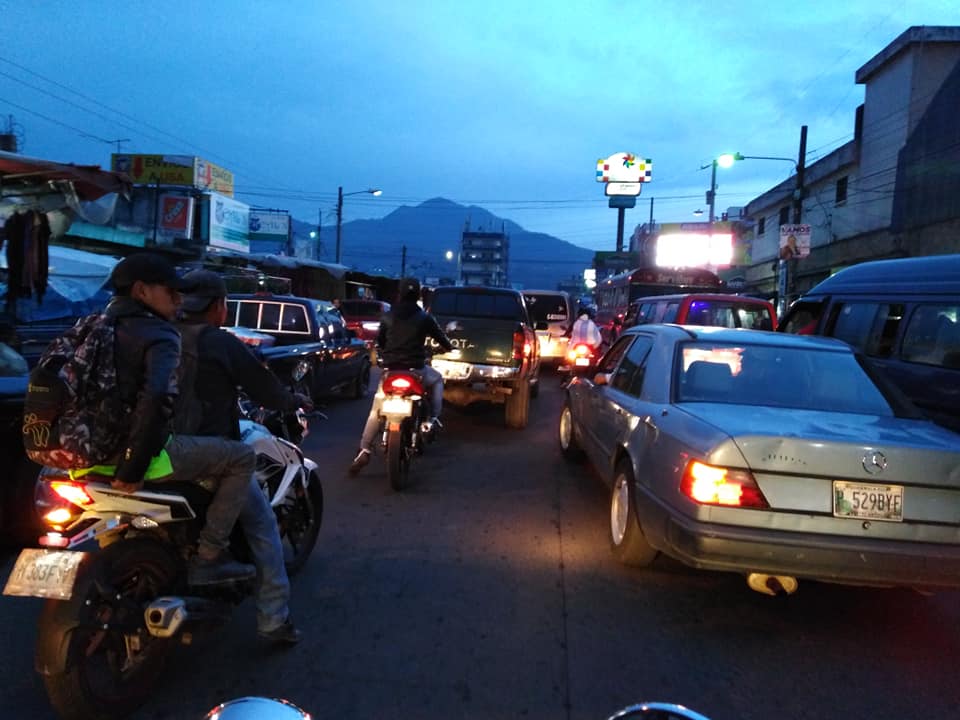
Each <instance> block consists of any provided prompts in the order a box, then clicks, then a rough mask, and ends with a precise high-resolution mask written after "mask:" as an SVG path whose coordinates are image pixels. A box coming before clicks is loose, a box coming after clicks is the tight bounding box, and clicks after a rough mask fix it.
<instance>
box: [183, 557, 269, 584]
mask: <svg viewBox="0 0 960 720" xmlns="http://www.w3.org/2000/svg"><path fill="white" fill-rule="evenodd" d="M256 576H257V569H256V568H255V567H254V566H253V565H247V564H246V563H241V562H237V561H236V560H234V559H232V558H231V557H229V556H227V555H225V554H223V553H221V554H220V555H218V556H217V557H215V558H213V559H212V560H207V559H205V558H202V557H200V555H194V556H193V558H192V559H191V560H190V563H189V564H188V565H187V584H188V585H218V584H220V583H231V582H238V581H241V580H253V579H254V578H255V577H256Z"/></svg>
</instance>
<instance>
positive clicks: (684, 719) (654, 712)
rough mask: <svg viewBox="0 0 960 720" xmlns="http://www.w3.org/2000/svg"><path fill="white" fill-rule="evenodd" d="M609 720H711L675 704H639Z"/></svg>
mask: <svg viewBox="0 0 960 720" xmlns="http://www.w3.org/2000/svg"><path fill="white" fill-rule="evenodd" d="M608 720H710V718H708V717H707V716H706V715H701V714H700V713H698V712H695V711H693V710H691V709H690V708H685V707H684V706H683V705H675V704H674V703H659V702H652V703H639V704H638V705H631V706H630V707H626V708H624V709H623V710H621V711H620V712H618V713H615V714H613V715H611V716H610V717H609V718H608Z"/></svg>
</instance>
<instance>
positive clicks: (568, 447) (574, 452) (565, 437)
mask: <svg viewBox="0 0 960 720" xmlns="http://www.w3.org/2000/svg"><path fill="white" fill-rule="evenodd" d="M558 430H559V433H558V434H559V437H560V452H561V453H563V457H565V458H566V459H567V460H569V461H571V462H579V461H580V460H583V449H582V448H581V447H580V444H579V443H578V442H577V435H576V433H575V432H574V429H573V410H572V409H571V408H570V402H569V401H564V403H563V409H562V410H560V423H559V427H558Z"/></svg>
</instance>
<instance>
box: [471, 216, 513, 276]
mask: <svg viewBox="0 0 960 720" xmlns="http://www.w3.org/2000/svg"><path fill="white" fill-rule="evenodd" d="M509 259H510V238H509V237H507V234H506V233H505V232H502V231H501V232H484V231H475V230H470V229H469V226H468V227H467V228H465V229H464V231H463V235H462V236H461V240H460V284H461V285H484V286H488V287H509V274H508V270H509Z"/></svg>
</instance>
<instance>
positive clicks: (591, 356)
mask: <svg viewBox="0 0 960 720" xmlns="http://www.w3.org/2000/svg"><path fill="white" fill-rule="evenodd" d="M600 354H601V353H600V348H599V347H596V346H594V345H589V344H587V343H577V344H575V345H573V346H571V347H570V348H569V349H568V350H567V356H566V358H565V359H564V363H563V364H562V365H561V366H560V368H559V369H560V372H565V373H566V374H567V376H566V378H564V380H563V383H562V385H563V387H566V386H567V385H569V384H570V381H571V380H572V379H573V378H575V377H582V376H584V375H587V374H589V372H590V370H591V369H592V368H594V367H596V365H597V361H598V360H599V359H600Z"/></svg>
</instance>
